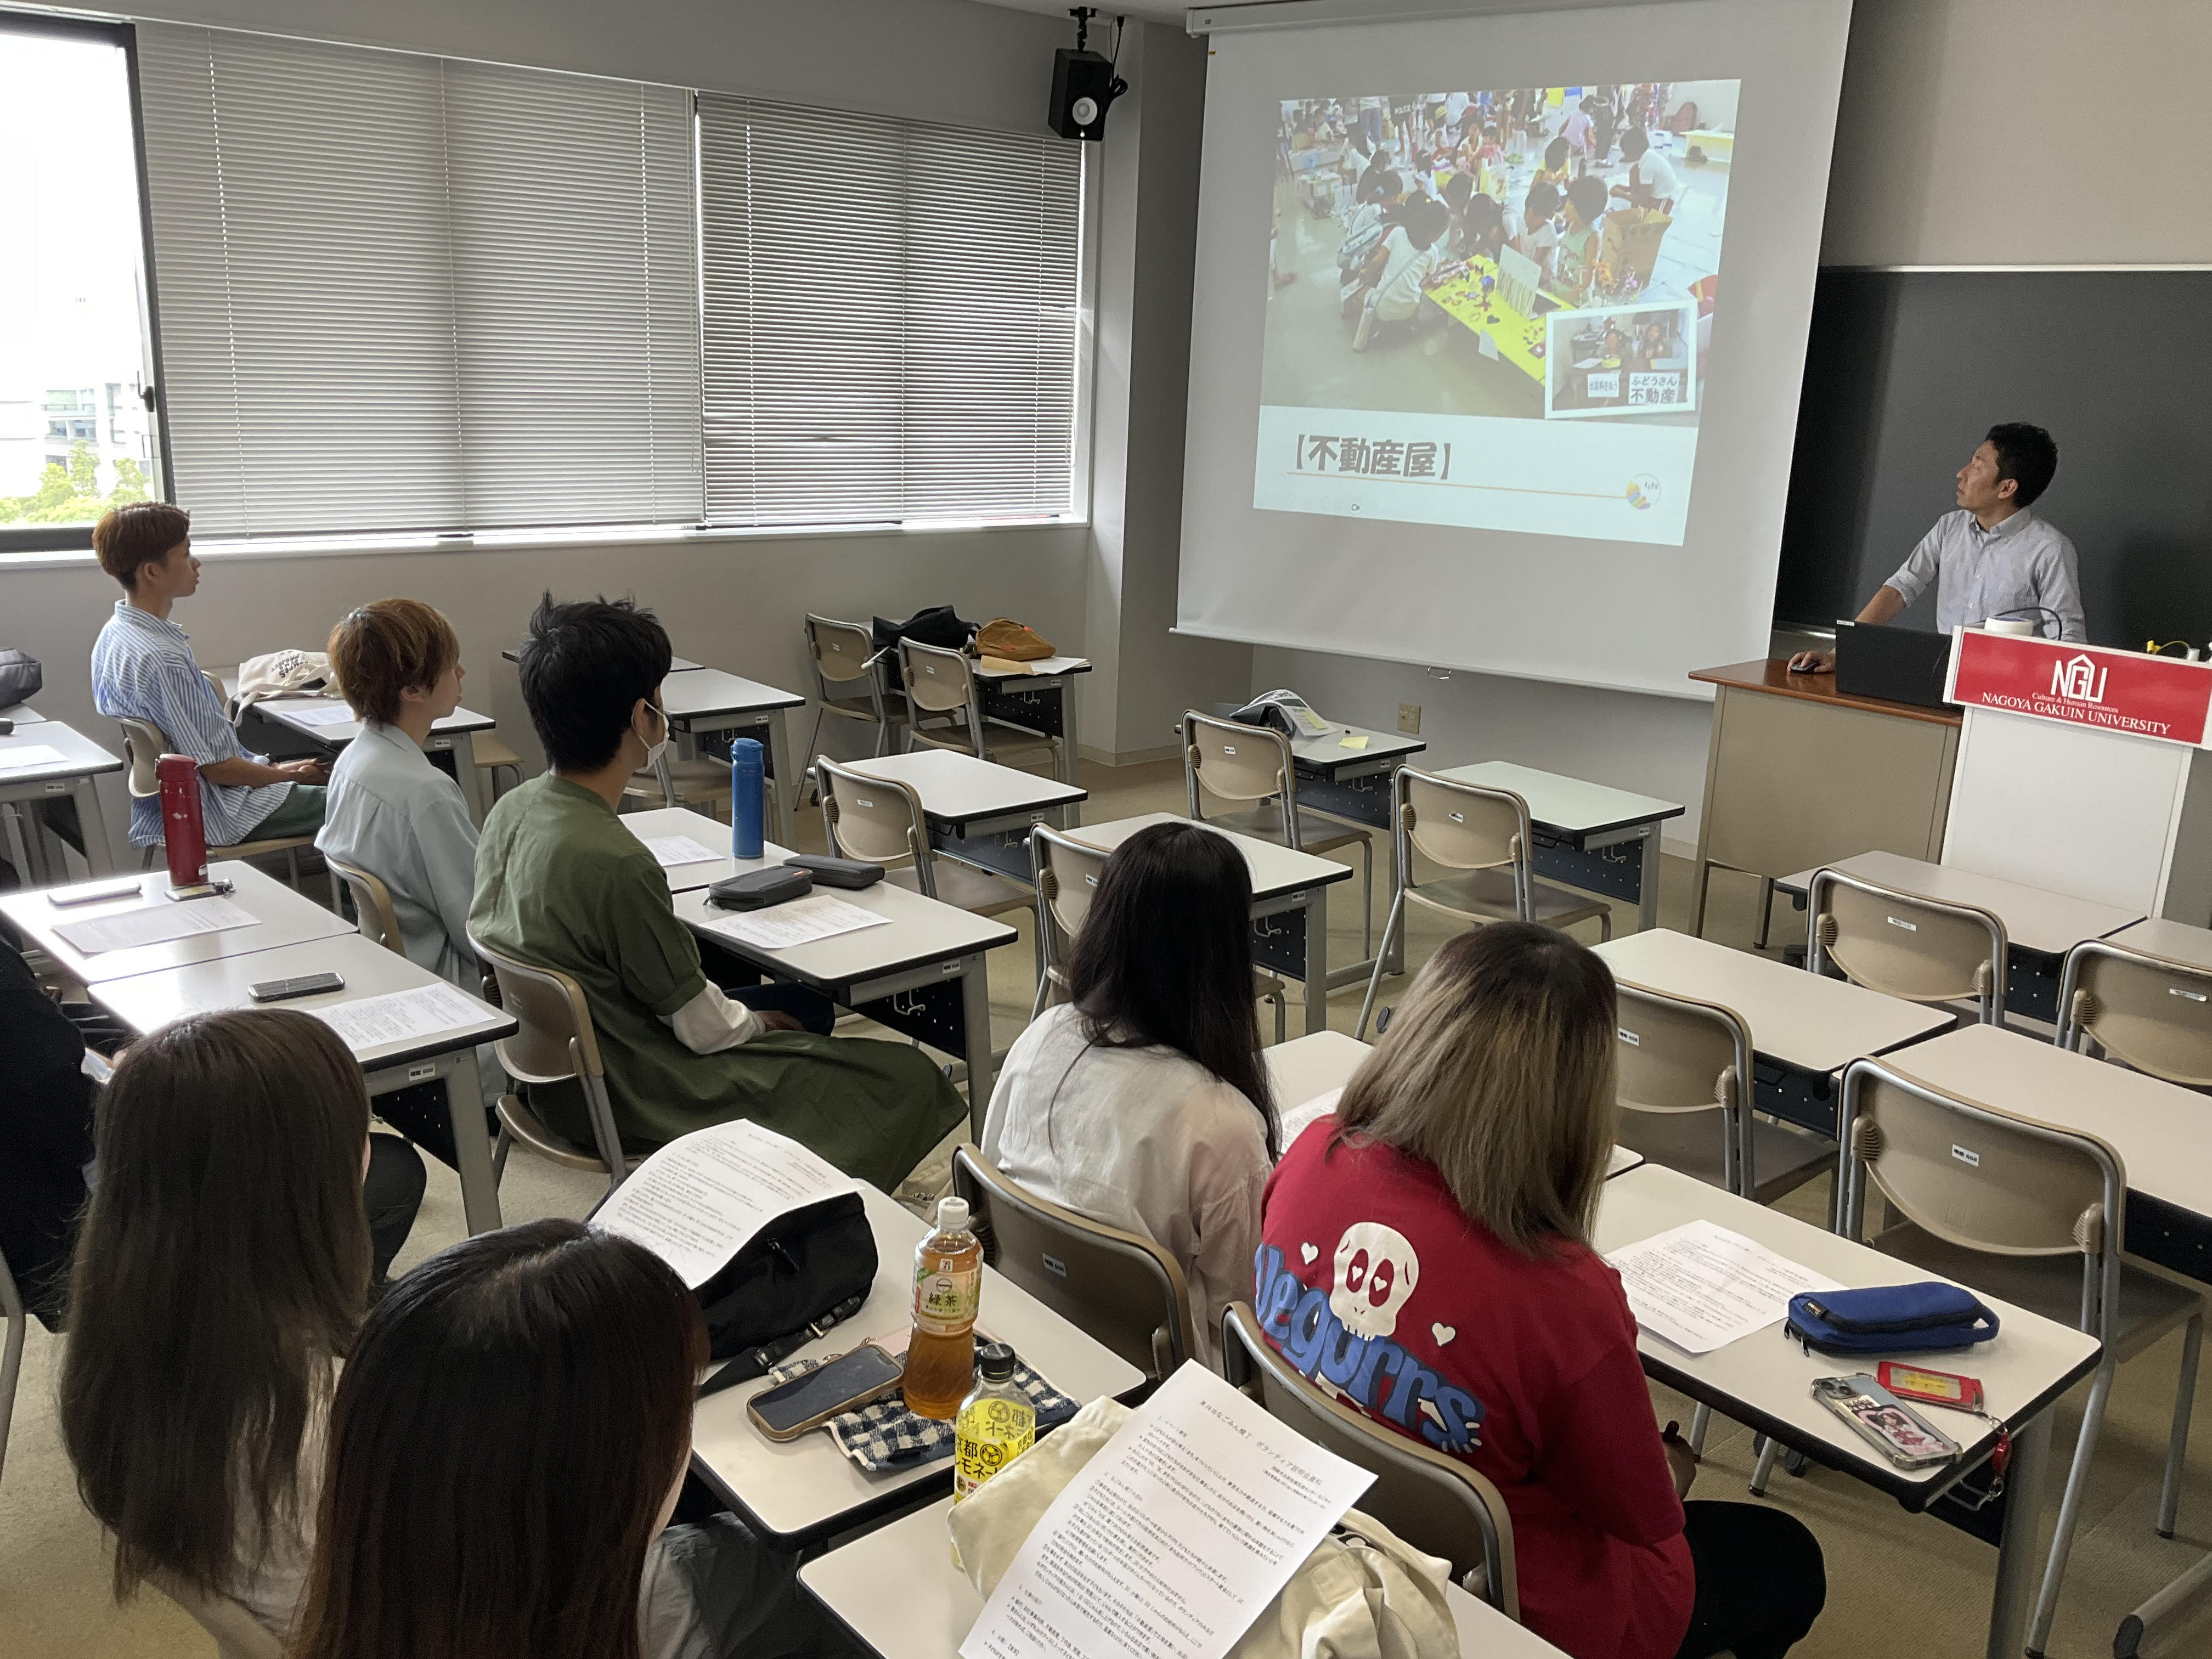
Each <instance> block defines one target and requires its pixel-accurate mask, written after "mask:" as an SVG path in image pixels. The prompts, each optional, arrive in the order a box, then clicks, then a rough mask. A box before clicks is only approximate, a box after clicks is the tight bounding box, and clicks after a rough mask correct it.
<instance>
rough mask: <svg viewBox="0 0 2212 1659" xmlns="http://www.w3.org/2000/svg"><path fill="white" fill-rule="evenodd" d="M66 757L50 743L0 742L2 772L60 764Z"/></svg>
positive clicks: (25, 770) (21, 770)
mask: <svg viewBox="0 0 2212 1659" xmlns="http://www.w3.org/2000/svg"><path fill="white" fill-rule="evenodd" d="M65 758H66V757H64V755H63V753H62V751H61V750H58V749H57V748H55V747H54V746H53V744H50V743H0V772H27V771H30V770H31V769H33V767H39V766H59V765H60V764H61V763H62V762H63V761H64V759H65Z"/></svg>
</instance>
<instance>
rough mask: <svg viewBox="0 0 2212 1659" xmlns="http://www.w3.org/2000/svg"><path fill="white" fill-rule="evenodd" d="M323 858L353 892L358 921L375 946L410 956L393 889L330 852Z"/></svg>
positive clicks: (354, 910)
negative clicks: (395, 906) (404, 942)
mask: <svg viewBox="0 0 2212 1659" xmlns="http://www.w3.org/2000/svg"><path fill="white" fill-rule="evenodd" d="M323 861H324V862H325V863H326V864H328V865H329V866H331V874H332V875H334V876H336V877H337V878H338V879H339V880H340V881H342V882H343V883H344V884H345V888H346V891H347V892H348V893H349V894H351V895H352V896H353V914H354V920H355V921H356V923H357V924H358V925H359V927H360V928H361V932H362V938H364V939H368V941H369V943H371V944H372V945H382V946H383V947H384V948H385V949H386V950H387V951H398V953H399V954H400V955H402V956H404V955H406V954H407V951H406V946H405V945H403V944H402V943H401V942H400V938H399V915H398V912H397V911H395V910H394V909H393V908H392V890H391V889H390V888H388V887H386V885H385V884H383V883H382V882H381V881H380V880H378V879H377V878H375V877H374V876H372V875H371V874H369V873H368V871H366V870H356V868H354V866H351V865H349V864H340V863H339V862H338V861H337V860H336V859H334V858H331V857H330V856H329V855H328V854H325V855H324V860H323Z"/></svg>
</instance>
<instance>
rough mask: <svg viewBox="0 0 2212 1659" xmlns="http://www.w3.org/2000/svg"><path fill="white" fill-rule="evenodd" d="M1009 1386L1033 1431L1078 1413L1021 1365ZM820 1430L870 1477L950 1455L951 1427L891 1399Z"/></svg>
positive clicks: (791, 1370)
mask: <svg viewBox="0 0 2212 1659" xmlns="http://www.w3.org/2000/svg"><path fill="white" fill-rule="evenodd" d="M833 1358H834V1356H833ZM825 1363H827V1362H825V1361H823V1360H819V1359H801V1360H798V1361H795V1362H794V1363H793V1364H788V1365H783V1366H779V1367H778V1368H777V1369H776V1370H772V1371H770V1372H769V1382H771V1383H788V1382H789V1381H791V1379H792V1378H793V1377H794V1376H805V1374H806V1373H807V1372H809V1371H811V1370H814V1369H815V1368H816V1367H817V1366H819V1365H822V1364H825ZM1014 1386H1015V1387H1016V1388H1018V1389H1020V1390H1021V1391H1022V1393H1023V1394H1024V1395H1026V1396H1027V1397H1028V1399H1029V1402H1030V1405H1032V1406H1034V1407H1036V1419H1037V1427H1038V1428H1039V1429H1049V1428H1052V1427H1054V1425H1058V1424H1061V1423H1065V1422H1066V1420H1067V1419H1069V1418H1071V1417H1073V1416H1074V1415H1075V1413H1076V1412H1077V1410H1078V1409H1079V1407H1078V1403H1077V1402H1076V1401H1073V1400H1070V1399H1069V1398H1068V1397H1067V1396H1066V1395H1064V1394H1062V1393H1060V1390H1059V1389H1055V1388H1054V1387H1053V1386H1052V1384H1051V1383H1048V1382H1046V1381H1045V1380H1044V1378H1042V1376H1038V1375H1037V1374H1036V1372H1035V1371H1033V1370H1030V1368H1029V1367H1028V1366H1027V1365H1016V1366H1015V1367H1014ZM826 1426H827V1427H828V1428H829V1437H830V1438H831V1439H833V1440H835V1441H836V1443H837V1449H838V1450H840V1451H842V1452H843V1453H844V1454H845V1455H846V1456H848V1457H849V1458H851V1459H852V1460H853V1461H854V1462H855V1463H858V1464H859V1465H860V1467H861V1468H864V1469H866V1470H867V1471H868V1473H869V1474H884V1473H886V1472H887V1471H890V1470H892V1469H910V1468H914V1467H915V1465H916V1464H920V1463H934V1462H937V1461H938V1459H939V1458H942V1457H950V1456H951V1455H952V1425H951V1424H950V1423H940V1422H939V1421H938V1420H937V1419H935V1418H933V1417H917V1416H915V1414H914V1413H912V1412H910V1411H908V1409H907V1408H906V1402H905V1401H903V1400H901V1399H899V1398H898V1397H897V1396H896V1395H892V1396H891V1397H890V1398H889V1399H887V1400H879V1401H877V1402H876V1403H875V1404H874V1405H872V1406H863V1407H860V1410H858V1411H856V1412H847V1413H845V1414H844V1415H843V1416H842V1417H833V1418H831V1419H829V1423H828V1425H826Z"/></svg>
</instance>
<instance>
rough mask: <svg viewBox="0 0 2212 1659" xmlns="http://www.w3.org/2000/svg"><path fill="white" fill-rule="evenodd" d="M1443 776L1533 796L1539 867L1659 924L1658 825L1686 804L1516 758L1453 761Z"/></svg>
mask: <svg viewBox="0 0 2212 1659" xmlns="http://www.w3.org/2000/svg"><path fill="white" fill-rule="evenodd" d="M1438 776H1440V777H1446V778H1449V779H1451V780H1452V781H1454V782H1455V783H1472V784H1477V785H1480V787H1483V788H1485V789H1510V790H1511V791H1512V792H1513V793H1515V794H1516V795H1518V796H1520V797H1521V799H1523V800H1525V801H1527V802H1528V818H1529V825H1530V828H1532V829H1534V831H1535V835H1536V846H1535V849H1534V853H1533V854H1531V857H1530V862H1531V863H1532V864H1533V865H1534V866H1535V871H1536V873H1537V874H1538V875H1540V876H1541V877H1543V878H1545V879H1546V880H1547V881H1555V882H1558V883H1559V884H1560V885H1561V886H1563V887H1572V888H1576V889H1578V890H1581V891H1583V892H1585V893H1595V894H1597V895H1599V896H1601V897H1603V898H1614V899H1627V900H1629V901H1630V902H1632V903H1633V904H1634V905H1635V906H1636V925H1637V927H1638V928H1639V929H1640V930H1643V931H1646V932H1648V931H1650V929H1651V928H1654V927H1657V926H1658V925H1659V852H1660V836H1659V826H1660V825H1661V824H1662V823H1665V822H1666V821H1667V820H1668V818H1678V817H1681V816H1682V813H1683V812H1684V811H1685V810H1686V809H1685V808H1684V807H1683V805H1682V804H1681V803H1680V801H1672V800H1661V799H1659V798H1658V797H1657V796H1656V795H1638V794H1635V793H1632V792H1630V791H1628V790H1626V789H1614V788H1611V787H1608V786H1607V785H1605V784H1601V783H1585V782H1583V781H1582V780H1581V779H1579V778H1568V777H1562V776H1560V775H1559V774H1558V773H1556V772H1540V771H1538V770H1537V769H1535V768H1534V767H1533V766H1516V765H1515V764H1514V763H1512V762H1511V761H1484V762H1482V763H1480V764H1478V765H1474V766H1455V767H1453V768H1452V769H1450V770H1449V771H1448V772H1443V773H1439V774H1438Z"/></svg>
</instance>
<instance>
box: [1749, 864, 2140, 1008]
mask: <svg viewBox="0 0 2212 1659" xmlns="http://www.w3.org/2000/svg"><path fill="white" fill-rule="evenodd" d="M1824 869H1826V870H1834V871H1837V872H1840V873H1842V874H1844V875H1847V876H1857V877H1860V878H1863V879H1864V880H1867V881H1876V882H1880V883H1881V884H1882V885H1883V886H1885V887H1894V888H1896V889H1897V890H1899V892H1905V893H1912V894H1917V896H1920V897H1922V898H1930V899H1939V900H1941V901H1942V902H1945V903H1947V904H1973V905H1978V906H1979V907H1980V908H1983V909H1984V910H1987V911H1989V912H1990V914H1991V915H1994V916H1996V919H1997V920H1998V921H2002V923H2004V929H2005V942H2006V944H2007V945H2008V947H2009V948H2008V951H2007V953H2006V961H2005V1008H2006V1010H2007V1011H2008V1012H2011V1013H2015V1014H2024V1015H2026V1016H2027V1017H2028V1018H2031V1019H2039V1020H2042V1021H2044V1022H2045V1023H2046V1024H2057V1020H2058V981H2059V977H2060V975H2061V974H2062V973H2063V970H2064V969H2065V965H2066V953H2067V952H2068V951H2070V950H2072V949H2073V948H2074V947H2075V945H2079V944H2080V943H2081V941H2082V940H2083V939H2103V938H2105V937H2106V935H2108V934H2112V933H2118V932H2119V931H2120V930H2121V929H2122V928H2124V927H2129V926H2130V925H2132V924H2133V923H2136V922H2138V921H2142V919H2143V915H2142V911H2140V910H2124V909H2121V908H2119V907H2118V906H2117V905H2112V904H2100V903H2097V902H2095V901H2093V900H2091V899H2080V898H2075V897H2073V896H2070V895H2069V894H2065V893H2051V892H2046V891H2045V890H2043V889H2042V888H2040V887H2024V886H2022V885H2021V884H2020V883H2018V882H2016V881H2006V880H2003V879H2002V878H1999V877H1996V876H1984V875H1977V874H1976V873H1975V872H1972V871H1971V870H1961V869H1960V868H1958V867H1957V866H1955V865H1948V864H1930V863H1929V862H1928V861H1927V860H1924V859H1912V858H1902V857H1899V855H1898V854H1895V853H1861V854H1857V855H1856V856H1855V857H1851V858H1847V859H1838V860H1834V861H1833V862H1832V863H1829V864H1826V865H1820V866H1815V867H1814V868H1813V869H1809V870H1800V871H1798V872H1796V874H1794V875H1789V876H1784V877H1782V878H1779V879H1778V880H1777V881H1776V882H1775V886H1776V887H1778V889H1780V890H1782V891H1784V892H1785V893H1787V894H1789V895H1790V898H1791V900H1792V902H1794V903H1795V904H1796V907H1797V908H1798V909H1799V910H1800V911H1802V910H1803V908H1805V902H1806V897H1807V894H1808V890H1810V889H1811V887H1812V884H1813V878H1814V876H1815V875H1817V874H1819V873H1820V871H1821V870H1824Z"/></svg>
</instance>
